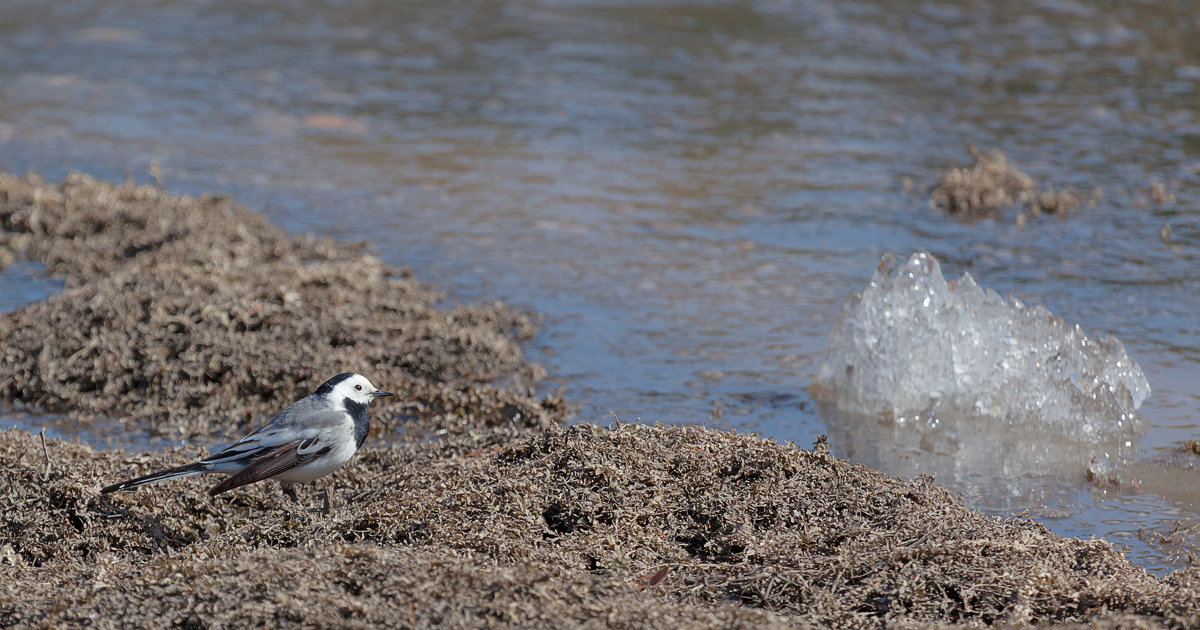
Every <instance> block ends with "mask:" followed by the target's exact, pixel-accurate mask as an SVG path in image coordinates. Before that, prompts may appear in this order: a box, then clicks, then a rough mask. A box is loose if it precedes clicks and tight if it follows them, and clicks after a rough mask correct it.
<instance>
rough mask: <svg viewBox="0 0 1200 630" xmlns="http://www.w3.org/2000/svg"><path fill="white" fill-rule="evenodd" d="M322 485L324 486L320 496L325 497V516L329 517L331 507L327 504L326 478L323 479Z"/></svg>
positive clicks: (327, 488)
mask: <svg viewBox="0 0 1200 630" xmlns="http://www.w3.org/2000/svg"><path fill="white" fill-rule="evenodd" d="M322 485H324V489H323V490H322V492H321V494H323V495H325V516H329V513H330V511H331V508H332V507H333V506H332V505H330V503H329V478H328V477H326V478H325V483H324V484H322Z"/></svg>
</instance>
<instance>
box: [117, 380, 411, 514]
mask: <svg viewBox="0 0 1200 630" xmlns="http://www.w3.org/2000/svg"><path fill="white" fill-rule="evenodd" d="M392 395H393V394H392V393H391V392H385V391H383V390H381V389H377V388H376V387H375V386H374V385H372V384H371V381H368V380H367V378H366V377H365V376H362V375H360V374H352V373H346V374H338V375H337V376H335V377H333V378H331V379H329V380H328V381H325V383H324V384H323V385H321V386H320V387H318V388H317V391H315V392H313V393H312V395H310V396H306V397H304V398H301V399H300V400H297V401H296V402H294V403H292V404H291V405H289V406H288V408H287V409H284V410H283V411H281V412H279V414H278V415H276V416H275V417H274V418H271V420H270V422H267V424H265V425H263V426H261V427H259V428H258V429H256V430H255V431H254V432H253V433H251V434H250V435H247V436H246V437H244V438H242V439H240V440H238V441H237V442H234V443H233V444H230V445H229V446H226V447H224V448H221V449H219V450H215V451H213V453H212V454H211V455H209V456H208V457H205V458H204V459H202V460H200V461H198V462H195V463H193V464H188V465H186V466H179V467H178V468H171V469H168V470H163V471H160V472H156V473H153V474H149V475H145V476H143V477H138V478H136V479H130V480H129V481H122V482H121V483H115V484H113V485H111V486H108V487H107V488H104V489H103V490H101V491H100V493H101V494H105V493H109V492H116V491H117V490H129V489H132V488H136V487H138V486H144V485H146V484H148V483H155V482H158V481H166V480H167V479H178V478H180V477H190V476H192V475H201V474H204V473H227V474H229V477H227V478H226V479H225V480H224V481H222V482H221V483H219V484H217V485H215V486H213V487H212V488H211V489H210V490H209V491H208V494H209V495H211V496H216V495H218V494H221V493H222V492H225V491H226V490H232V489H234V488H237V487H240V486H244V485H246V484H250V483H254V482H256V481H262V480H263V479H278V480H279V481H280V483H282V484H283V491H284V492H285V493H287V495H288V497H290V498H291V499H292V500H293V501H294V500H296V494H295V492H294V491H293V490H292V484H294V483H299V482H305V481H312V480H314V479H320V478H321V477H324V476H325V475H328V474H329V473H331V472H333V471H335V470H337V469H338V468H341V467H342V464H345V463H346V462H348V461H350V458H351V457H353V456H354V453H355V452H357V451H358V449H359V448H360V447H361V446H362V445H363V441H364V440H366V439H367V429H369V428H370V426H371V419H370V418H368V417H367V405H368V404H370V402H371V401H372V400H374V399H376V398H379V397H380V396H392Z"/></svg>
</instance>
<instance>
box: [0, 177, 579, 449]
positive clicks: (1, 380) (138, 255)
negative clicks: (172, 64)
mask: <svg viewBox="0 0 1200 630" xmlns="http://www.w3.org/2000/svg"><path fill="white" fill-rule="evenodd" d="M0 254H4V255H0V261H3V260H13V259H16V258H21V257H24V258H31V259H34V260H40V261H41V262H42V263H43V264H44V265H45V266H46V269H47V270H48V271H49V272H50V273H53V274H55V275H58V276H61V277H64V278H65V279H66V289H65V290H64V291H63V292H62V293H61V294H59V295H54V296H51V297H50V298H49V299H47V300H45V301H42V302H39V303H35V304H31V305H28V306H25V307H23V308H21V309H19V310H17V311H14V312H11V313H5V314H3V315H0V400H4V401H9V402H19V403H23V404H27V405H32V406H35V407H38V408H41V409H44V410H47V411H51V412H56V413H63V414H70V415H72V416H74V417H76V418H78V419H81V420H83V421H86V420H87V419H88V418H94V417H96V416H108V417H114V418H129V419H132V420H134V421H135V423H136V424H138V425H141V426H145V427H147V428H149V429H150V430H151V431H152V432H156V433H160V434H161V433H170V434H176V435H197V434H226V435H229V434H234V433H237V432H238V431H239V430H242V429H244V428H246V426H247V425H249V424H251V423H253V422H254V421H255V420H256V419H257V418H259V417H261V416H263V415H265V414H267V413H269V412H271V411H272V410H276V409H278V408H279V407H280V406H281V405H282V404H286V403H288V402H291V401H292V400H295V399H297V398H300V397H301V396H304V395H306V394H307V393H309V392H310V391H311V390H312V389H313V388H314V387H315V386H316V385H318V384H319V383H320V382H322V381H323V380H325V379H326V378H328V377H330V376H332V375H334V374H338V373H341V372H345V371H356V372H361V373H364V374H367V375H368V376H369V377H370V378H371V379H373V380H374V382H377V383H381V384H382V386H386V387H387V389H390V390H394V391H396V392H397V393H398V394H399V396H398V397H397V401H396V402H392V403H389V404H387V405H384V406H382V408H381V409H380V413H379V414H378V415H377V416H376V420H377V427H376V431H377V432H378V431H380V430H384V431H388V432H394V431H395V429H396V427H397V425H398V424H399V422H400V419H402V418H408V419H413V418H415V419H416V420H417V428H418V429H419V430H420V429H429V428H433V427H436V428H447V429H450V430H461V429H463V428H464V427H467V426H471V425H482V424H495V423H509V422H516V423H518V424H524V425H530V426H544V425H547V424H550V423H553V422H557V421H559V420H560V419H561V418H562V417H563V416H564V415H565V411H566V410H565V408H564V406H563V405H562V402H561V400H559V399H558V398H557V397H547V398H541V399H539V398H538V397H536V396H535V395H533V394H532V393H531V391H530V390H529V387H530V386H532V384H534V383H536V382H537V381H538V380H539V379H540V378H542V377H543V375H544V372H543V370H541V369H540V368H538V367H537V366H534V365H531V364H529V363H527V362H525V360H524V357H523V355H522V353H521V350H520V348H519V347H518V345H517V342H518V340H520V339H522V338H525V337H527V336H529V335H530V334H532V332H533V330H534V327H533V325H532V323H531V321H530V319H529V317H528V316H526V315H524V314H521V313H518V312H515V311H513V310H512V309H509V308H507V307H505V306H504V305H501V304H488V305H480V306H460V307H457V308H453V309H441V308H437V307H435V303H436V302H437V301H438V300H439V299H440V298H441V297H442V296H441V295H440V294H439V293H437V292H436V291H434V290H432V289H431V288H430V287H428V286H426V285H423V284H421V283H419V282H417V281H416V280H414V279H413V278H412V277H411V276H410V274H409V272H407V271H404V270H400V269H395V268H392V267H390V266H388V265H386V264H385V263H383V262H382V261H380V260H379V259H378V258H377V257H375V256H374V255H372V254H371V253H370V251H369V249H368V248H367V247H366V246H365V245H363V244H347V243H340V242H337V241H333V240H331V239H316V238H313V237H310V236H292V235H289V234H287V233H286V232H284V231H283V230H282V229H280V228H278V227H276V226H273V225H271V224H270V223H268V222H267V221H266V220H265V219H264V218H263V217H262V216H261V215H259V214H256V213H253V212H250V211H248V210H246V209H244V208H241V207H239V206H236V205H234V204H233V203H232V202H231V201H230V200H229V199H228V198H225V197H188V196H176V195H170V194H167V193H165V192H163V191H161V190H159V189H157V188H154V187H152V186H133V185H129V184H125V185H115V184H111V183H107V182H102V181H97V180H95V179H92V178H90V177H87V176H84V175H71V176H68V177H67V178H66V180H65V181H63V182H62V183H61V184H58V185H52V184H47V183H44V182H42V181H41V180H40V179H39V178H37V177H36V176H27V177H24V178H17V177H14V176H11V175H7V174H2V173H0ZM499 382H503V383H505V384H506V385H505V386H503V387H501V386H497V385H495V384H494V383H499ZM379 425H382V426H379Z"/></svg>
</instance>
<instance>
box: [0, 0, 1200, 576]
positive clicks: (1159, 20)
mask: <svg viewBox="0 0 1200 630" xmlns="http://www.w3.org/2000/svg"><path fill="white" fill-rule="evenodd" d="M1198 104H1200V13H1198V12H1196V11H1195V10H1194V9H1193V7H1192V6H1191V4H1190V3H1188V2H1124V3H1107V2H1094V1H1086V0H1079V1H1075V0H1017V1H1016V2H1012V3H995V2H984V1H979V0H968V1H966V2H907V1H899V0H895V1H892V0H866V1H851V2H843V1H835V0H810V1H806V0H797V1H788V2H782V1H758V2H754V1H743V2H668V1H663V0H648V1H645V2H638V1H631V0H605V1H604V2H587V1H567V0H563V1H555V0H528V1H515V2H478V1H458V0H441V1H439V2H384V1H382V0H363V1H358V2H355V1H341V2H338V1H334V2H312V1H311V0H295V1H289V2H283V1H280V0H259V1H255V2H243V3H226V2H216V1H211V0H197V1H185V2H166V1H162V0H140V1H135V0H117V1H112V0H106V1H104V2H100V1H91V0H79V1H74V2H62V3H47V2H41V1H40V0H39V1H27V0H3V1H0V168H2V169H5V170H8V171H12V172H17V173H22V172H25V171H36V172H39V173H41V174H42V175H44V176H46V177H48V178H51V179H58V178H61V177H62V176H63V175H64V174H65V173H67V172H69V171H73V170H75V171H82V172H86V173H88V174H91V175H95V176H98V177H103V178H108V179H113V180H117V181H120V180H122V179H124V178H126V177H130V178H133V179H135V180H137V181H139V182H149V181H153V177H155V176H156V177H158V178H161V183H162V184H163V185H164V186H165V187H166V188H167V189H169V190H171V191H173V192H180V193H202V192H213V193H228V194H232V195H233V196H234V197H235V198H236V199H237V200H238V201H239V202H241V203H243V204H245V205H246V206H248V207H250V208H252V209H255V210H259V211H261V212H264V213H265V214H267V215H268V216H269V217H270V218H271V220H273V221H274V222H276V223H278V224H281V225H283V226H285V227H286V228H288V229H290V230H294V231H312V232H318V233H323V234H330V235H333V236H336V237H338V238H343V239H366V240H370V241H372V242H373V243H374V246H375V248H376V249H377V250H378V251H379V253H380V254H381V256H383V257H384V258H385V259H386V260H388V261H389V262H391V263H394V264H397V265H404V266H409V267H412V268H414V269H415V270H416V272H417V274H418V276H419V277H422V278H424V279H426V280H430V281H433V282H435V283H436V284H438V285H439V286H440V287H441V288H443V289H446V290H447V291H448V292H449V295H450V298H449V299H450V300H451V301H455V302H462V301H478V300H493V299H497V300H503V301H505V302H508V303H510V304H513V305H516V306H519V307H521V308H525V309H529V310H531V311H537V312H540V313H543V314H544V320H543V321H542V329H543V332H542V333H541V334H540V335H539V337H538V338H537V339H536V341H535V342H534V343H533V344H532V345H531V346H530V347H529V348H528V350H529V352H530V354H531V355H532V356H533V358H534V360H536V361H538V362H540V363H542V364H544V365H546V366H547V367H548V368H549V370H550V372H551V374H552V375H553V377H552V381H551V382H550V383H548V384H546V387H547V388H550V389H555V388H561V390H562V391H563V393H564V394H565V395H566V396H567V398H568V400H569V401H571V402H572V403H574V404H575V405H577V406H578V412H577V415H576V417H577V420H578V421H582V422H600V423H604V422H608V421H609V419H610V416H609V412H610V411H611V412H614V413H616V414H617V415H618V416H619V417H620V418H621V419H622V420H632V419H634V418H636V417H640V418H644V419H646V420H658V421H664V422H694V423H705V424H707V425H709V426H713V427H718V428H725V429H742V430H745V429H749V430H753V431H756V432H758V433H760V434H763V435H768V436H772V437H774V438H776V439H779V440H781V441H783V440H792V441H795V442H797V443H799V444H801V445H804V446H807V445H809V444H811V443H812V441H813V440H814V439H816V437H817V435H819V434H821V433H828V434H830V436H831V447H832V448H833V449H834V451H835V452H837V453H838V454H840V455H842V456H848V457H850V458H851V459H854V460H856V461H861V462H863V463H865V464H868V465H871V466H875V467H881V468H883V469H884V470H887V471H888V472H890V473H892V474H898V475H904V476H909V475H913V474H918V473H922V472H928V473H933V474H937V475H938V480H939V482H941V483H943V484H945V485H947V486H948V487H950V488H951V489H953V490H955V491H956V492H958V493H960V494H962V495H963V496H964V497H965V498H966V499H967V500H968V501H969V502H971V503H972V504H973V505H975V506H977V507H979V508H981V509H985V510H988V511H990V512H992V513H995V514H1000V515H1007V514H1017V513H1023V512H1025V511H1028V513H1029V514H1031V515H1033V516H1035V517H1037V518H1039V519H1041V520H1043V521H1044V522H1045V523H1046V524H1047V525H1048V526H1049V527H1050V528H1051V529H1054V530H1055V531H1058V532H1060V533H1064V534H1068V535H1075V536H1084V537H1086V536H1090V535H1097V536H1104V537H1106V538H1108V539H1109V540H1111V541H1113V542H1114V543H1117V544H1120V545H1125V546H1127V547H1128V548H1129V553H1130V555H1131V557H1132V558H1134V559H1135V560H1137V561H1138V562H1141V563H1143V564H1145V565H1146V566H1148V567H1150V568H1151V569H1154V570H1164V569H1167V568H1170V567H1172V566H1179V565H1180V564H1184V563H1187V562H1188V561H1189V560H1188V559H1187V555H1186V552H1180V549H1184V550H1186V549H1187V548H1188V547H1187V544H1188V543H1189V541H1188V540H1186V537H1187V536H1183V539H1181V534H1179V532H1185V534H1186V533H1187V532H1194V531H1196V530H1195V529H1193V528H1194V527H1195V521H1194V517H1195V516H1196V514H1197V512H1198V511H1200V473H1198V472H1193V470H1192V468H1194V467H1195V466H1196V464H1194V463H1192V460H1190V459H1187V458H1186V457H1184V456H1182V455H1180V453H1179V452H1178V451H1179V447H1180V445H1181V444H1182V443H1183V442H1184V441H1185V440H1189V439H1200V429H1198V423H1200V394H1198V393H1197V391H1198V390H1200V388H1198V387H1197V385H1200V332H1198V329H1200V211H1198V210H1197V196H1196V194H1195V186H1196V184H1197V183H1198V182H1200V108H1198V107H1197V105H1198ZM967 143H973V144H975V145H977V146H980V147H983V148H989V149H990V148H996V149H1000V150H1002V151H1004V152H1005V153H1006V154H1007V156H1008V157H1009V159H1010V160H1011V161H1012V162H1013V164H1014V165H1015V166H1017V167H1018V168H1020V169H1021V170H1023V171H1025V172H1026V173H1028V174H1029V175H1031V176H1032V177H1034V178H1035V179H1037V180H1038V181H1043V182H1050V183H1052V184H1053V185H1054V186H1055V187H1057V188H1059V189H1064V188H1074V189H1076V190H1078V191H1081V192H1089V191H1091V190H1092V189H1094V188H1100V189H1101V191H1102V192H1103V196H1102V197H1101V198H1100V200H1099V201H1098V203H1097V204H1096V205H1095V207H1084V208H1082V209H1081V210H1080V212H1078V213H1077V214H1075V215H1071V216H1067V217H1056V216H1048V217H1032V218H1031V219H1030V220H1028V221H1026V222H1025V223H1024V225H1023V226H1019V225H1018V223H1017V221H1016V220H1015V214H1016V212H1015V211H1011V212H1008V213H1004V214H1001V215H1000V216H997V217H994V218H986V219H977V220H962V219H960V218H959V217H954V216H948V215H946V214H944V213H942V212H939V211H935V210H933V209H931V208H930V206H929V192H928V190H929V186H930V185H931V184H933V183H934V181H935V180H936V179H937V176H938V174H939V173H942V172H944V171H945V170H947V169H949V168H951V167H953V166H962V165H969V164H970V163H971V162H972V160H971V159H970V157H969V156H968V155H967V152H966V148H965V146H966V144H967ZM151 173H153V175H152V174H151ZM920 248H923V249H927V250H929V251H930V252H932V253H933V254H935V255H936V256H937V257H938V259H939V260H940V261H941V263H942V269H943V271H944V272H945V273H946V275H947V276H948V277H949V276H957V275H959V274H961V273H962V272H963V271H970V273H971V274H972V275H973V276H974V278H975V280H976V281H977V282H978V283H979V284H980V285H981V286H983V287H986V288H990V289H994V290H996V291H997V292H999V293H1001V294H1008V293H1011V294H1014V295H1016V296H1018V297H1019V298H1020V299H1021V300H1023V301H1024V302H1026V303H1027V304H1040V305H1043V306H1045V307H1046V308H1047V309H1049V310H1050V311H1051V312H1053V313H1054V314H1056V315H1058V316H1060V317H1063V318H1065V319H1066V320H1068V321H1070V322H1074V323H1078V324H1080V325H1081V326H1082V327H1083V329H1084V330H1085V331H1087V332H1088V333H1089V334H1094V335H1095V336H1097V337H1099V336H1103V335H1114V336H1116V337H1117V338H1119V339H1120V340H1121V341H1123V342H1124V344H1125V347H1126V349H1127V350H1128V352H1129V355H1130V356H1131V357H1132V358H1133V359H1134V360H1136V361H1137V362H1138V363H1139V364H1140V365H1141V367H1142V368H1143V370H1144V371H1145V374H1146V377H1147V378H1148V380H1149V382H1150V384H1151V386H1152V387H1153V390H1154V391H1153V395H1152V396H1151V397H1150V398H1149V400H1147V402H1146V403H1145V404H1144V405H1143V406H1142V408H1141V414H1142V415H1143V417H1144V418H1145V421H1146V426H1147V430H1146V432H1145V433H1144V434H1142V435H1141V436H1140V437H1139V438H1138V439H1137V440H1136V442H1134V443H1131V445H1130V446H1129V448H1127V449H1123V452H1121V453H1107V452H1101V451H1102V449H1101V451H1097V452H1092V453H1083V454H1080V453H1074V452H1072V453H1071V455H1070V457H1071V459H1072V461H1073V462H1075V463H1073V464H1071V465H1068V466H1066V467H1061V466H1054V467H1051V466H1048V467H1047V471H1046V472H1045V474H1039V473H1036V472H1031V471H1029V470H1010V469H1007V468H1006V467H1005V465H1004V464H1003V462H1000V463H996V462H979V463H978V466H977V465H976V463H975V462H972V461H969V460H968V461H964V460H963V459H962V458H960V457H956V452H953V451H951V452H946V451H945V447H944V446H942V447H938V448H940V449H941V450H931V449H930V448H929V447H928V445H923V444H922V443H921V440H913V439H906V437H905V435H904V431H903V428H902V427H901V428H900V429H899V430H897V428H896V427H894V426H886V423H883V424H880V423H879V422H875V424H876V425H878V426H877V427H876V428H878V429H879V430H878V431H875V432H870V431H868V432H866V433H863V432H860V431H859V430H858V429H857V428H855V427H856V425H848V424H846V422H847V421H846V420H845V419H844V418H840V417H839V416H838V415H837V414H831V413H826V414H825V415H822V412H821V411H820V409H819V408H818V405H817V404H816V403H815V402H814V401H813V400H812V398H811V397H810V395H809V393H808V391H807V388H808V387H809V385H810V383H811V382H812V380H813V375H814V373H815V371H816V368H817V365H818V363H819V362H820V360H821V357H822V354H823V352H824V351H825V348H826V346H827V344H828V338H829V332H830V329H831V327H832V326H833V322H834V321H835V320H836V318H837V316H838V313H839V311H840V307H841V305H842V303H843V302H844V301H845V300H846V299H847V297H848V296H849V295H850V294H851V293H852V292H854V291H856V290H861V289H863V288H864V287H865V286H866V283H867V282H868V280H869V279H870V277H871V275H872V273H873V272H874V270H875V268H876V265H877V264H878V262H879V259H880V256H881V255H882V254H884V253H887V252H896V253H898V254H901V255H902V256H907V255H908V254H909V253H911V252H912V251H914V250H916V249H920ZM60 288H61V283H60V282H57V281H56V280H54V279H52V278H46V277H45V274H44V272H42V271H40V268H39V266H38V265H36V264H34V263H20V264H18V265H15V266H13V267H10V268H9V269H8V270H6V271H4V272H3V273H0V308H3V309H5V310H8V309H12V308H16V307H18V306H20V305H21V304H23V303H26V302H28V301H30V300H34V299H39V298H40V297H42V296H44V295H45V294H47V293H48V292H52V291H54V290H59V289H60ZM18 416H19V417H14V418H10V420H16V421H23V422H26V423H28V422H32V421H31V420H30V419H29V418H31V417H32V418H34V420H36V416H27V415H24V414H18ZM22 419H24V420H22ZM870 424H871V421H869V422H868V423H867V425H868V426H869V425H870ZM980 433H981V434H982V435H981V436H974V437H972V436H963V438H962V439H985V440H997V441H1000V442H1003V441H1005V440H1020V439H1021V436H1019V435H1013V434H1012V432H1011V431H1010V432H1008V433H1006V431H1005V429H1004V427H996V428H995V429H994V430H993V429H992V428H983V429H981V430H980ZM854 437H857V438H858V445H857V446H855V445H854V444H853V442H854V439H853V438H854ZM864 439H868V440H870V443H869V444H863V440H864ZM1089 456H1091V457H1098V458H1102V459H1103V458H1106V457H1115V458H1117V459H1116V460H1115V463H1114V464H1113V466H1115V467H1116V468H1117V469H1119V470H1118V472H1117V473H1116V476H1118V477H1121V478H1122V479H1124V480H1125V483H1123V484H1120V485H1117V486H1113V485H1109V486H1107V487H1099V486H1098V485H1097V484H1095V483H1089V482H1088V481H1087V480H1086V479H1085V463H1086V462H1085V461H1084V460H1087V459H1089ZM1055 463H1056V464H1057V463H1058V462H1055ZM1188 535H1190V534H1188ZM1155 536H1157V537H1155ZM1196 540H1200V536H1196Z"/></svg>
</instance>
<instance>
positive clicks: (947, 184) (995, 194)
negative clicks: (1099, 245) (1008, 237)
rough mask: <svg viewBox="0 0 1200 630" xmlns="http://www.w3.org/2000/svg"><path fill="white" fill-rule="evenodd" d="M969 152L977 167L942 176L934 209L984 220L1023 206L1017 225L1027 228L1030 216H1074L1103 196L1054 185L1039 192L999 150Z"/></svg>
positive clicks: (933, 196)
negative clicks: (1083, 193) (1085, 205)
mask: <svg viewBox="0 0 1200 630" xmlns="http://www.w3.org/2000/svg"><path fill="white" fill-rule="evenodd" d="M967 151H968V152H969V153H970V154H971V157H973V158H975V165H974V166H972V167H971V168H969V169H968V168H953V169H950V170H949V171H948V172H946V173H943V174H942V175H941V176H939V177H938V180H937V183H936V184H935V185H934V186H933V188H932V190H931V191H930V195H929V205H930V207H932V208H934V209H935V210H943V211H945V212H948V213H950V214H964V215H969V216H975V217H981V216H995V215H997V214H999V213H1001V212H1003V211H1004V209H1005V208H1008V207H1011V206H1015V205H1022V204H1023V205H1024V210H1023V211H1022V212H1020V213H1019V214H1018V215H1017V223H1018V225H1024V223H1025V221H1026V220H1027V217H1028V216H1038V215H1042V214H1057V215H1066V214H1074V213H1076V212H1078V211H1079V208H1080V207H1081V206H1082V205H1083V204H1087V205H1089V206H1091V207H1094V206H1095V205H1096V203H1097V202H1098V201H1099V199H1100V197H1101V192H1100V189H1099V188H1096V189H1094V190H1093V191H1092V192H1091V193H1090V194H1088V195H1082V194H1080V193H1077V192H1076V191H1075V190H1074V189H1071V188H1067V189H1063V190H1056V189H1055V188H1054V186H1053V184H1048V185H1047V186H1046V187H1045V190H1039V189H1038V187H1037V185H1036V183H1035V182H1034V180H1033V178H1032V177H1030V176H1029V175H1027V174H1025V173H1023V172H1021V171H1019V170H1017V169H1016V168H1014V167H1013V166H1011V165H1010V164H1009V162H1008V158H1007V157H1006V156H1005V155H1004V154H1003V153H1001V152H1000V151H999V150H995V151H991V152H987V151H981V150H979V149H977V148H976V147H974V146H972V145H968V146H967Z"/></svg>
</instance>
